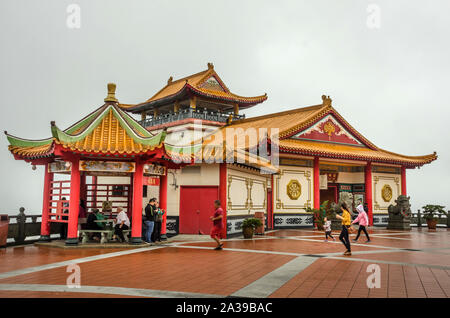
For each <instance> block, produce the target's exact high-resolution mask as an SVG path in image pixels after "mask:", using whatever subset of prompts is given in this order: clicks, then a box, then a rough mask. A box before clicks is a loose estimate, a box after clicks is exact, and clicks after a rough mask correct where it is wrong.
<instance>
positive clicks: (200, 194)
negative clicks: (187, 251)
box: [180, 186, 219, 234]
mask: <svg viewBox="0 0 450 318" xmlns="http://www.w3.org/2000/svg"><path fill="white" fill-rule="evenodd" d="M217 199H219V188H218V187H215V186H214V187H190V186H182V187H181V189H180V233H181V234H209V232H210V230H211V220H210V219H209V218H210V216H212V215H213V212H214V200H217Z"/></svg>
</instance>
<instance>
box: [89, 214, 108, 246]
mask: <svg viewBox="0 0 450 318" xmlns="http://www.w3.org/2000/svg"><path fill="white" fill-rule="evenodd" d="M104 219H105V216H104V215H103V214H102V213H101V212H100V210H99V209H93V210H92V212H91V213H89V215H88V217H87V220H86V229H87V230H103V229H104V227H105V224H104V223H98V222H95V221H96V220H104ZM100 238H101V234H100V233H92V235H91V237H90V239H94V240H96V241H100Z"/></svg>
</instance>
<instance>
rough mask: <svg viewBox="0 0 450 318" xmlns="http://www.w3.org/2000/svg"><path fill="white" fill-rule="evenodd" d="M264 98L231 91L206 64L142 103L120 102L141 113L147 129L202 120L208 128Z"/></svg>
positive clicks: (238, 116) (235, 115)
mask: <svg viewBox="0 0 450 318" xmlns="http://www.w3.org/2000/svg"><path fill="white" fill-rule="evenodd" d="M266 99H267V94H264V95H260V96H255V97H244V96H239V95H236V94H234V93H232V92H231V91H230V90H229V88H228V87H227V86H226V85H225V83H224V82H223V81H222V79H221V78H220V77H219V75H218V74H217V73H216V71H215V70H214V65H213V64H212V63H208V68H207V69H206V70H204V71H201V72H199V73H195V74H192V75H189V76H186V77H183V78H180V79H177V80H173V77H172V76H171V77H170V78H169V79H168V80H167V84H166V85H165V86H164V87H163V88H161V89H160V90H159V91H158V92H156V94H154V95H153V96H152V97H150V98H149V99H148V100H146V101H145V102H142V103H139V104H120V107H122V108H123V109H124V110H126V111H128V112H131V113H133V114H140V115H141V121H140V123H141V124H142V125H143V126H144V127H146V128H148V129H149V130H150V131H154V130H158V129H161V128H162V127H166V128H168V127H174V126H180V125H185V124H189V123H192V122H193V121H194V120H197V121H201V123H202V124H203V125H204V126H207V127H220V126H223V125H225V124H226V123H227V122H229V121H232V120H238V119H243V118H245V116H244V115H243V114H241V113H240V111H241V110H245V109H248V108H250V107H253V106H255V105H257V104H259V103H262V102H264V101H265V100H266Z"/></svg>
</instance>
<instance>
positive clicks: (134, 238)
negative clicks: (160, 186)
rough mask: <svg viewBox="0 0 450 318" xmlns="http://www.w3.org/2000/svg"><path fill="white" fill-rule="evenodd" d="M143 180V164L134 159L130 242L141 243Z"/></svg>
mask: <svg viewBox="0 0 450 318" xmlns="http://www.w3.org/2000/svg"><path fill="white" fill-rule="evenodd" d="M143 182H144V164H143V163H142V162H140V161H136V170H135V172H134V177H133V210H132V211H133V212H132V213H133V214H132V219H131V221H132V224H131V243H132V244H139V243H142V198H143V197H142V195H143V192H142V190H143V186H144V184H143Z"/></svg>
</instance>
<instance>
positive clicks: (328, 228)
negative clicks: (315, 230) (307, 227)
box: [323, 217, 336, 242]
mask: <svg viewBox="0 0 450 318" xmlns="http://www.w3.org/2000/svg"><path fill="white" fill-rule="evenodd" d="M323 221H324V222H325V223H324V228H325V242H328V236H329V237H331V238H332V239H333V241H336V239H335V238H334V237H333V235H331V221H328V219H327V218H326V217H325V218H324V219H323Z"/></svg>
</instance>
